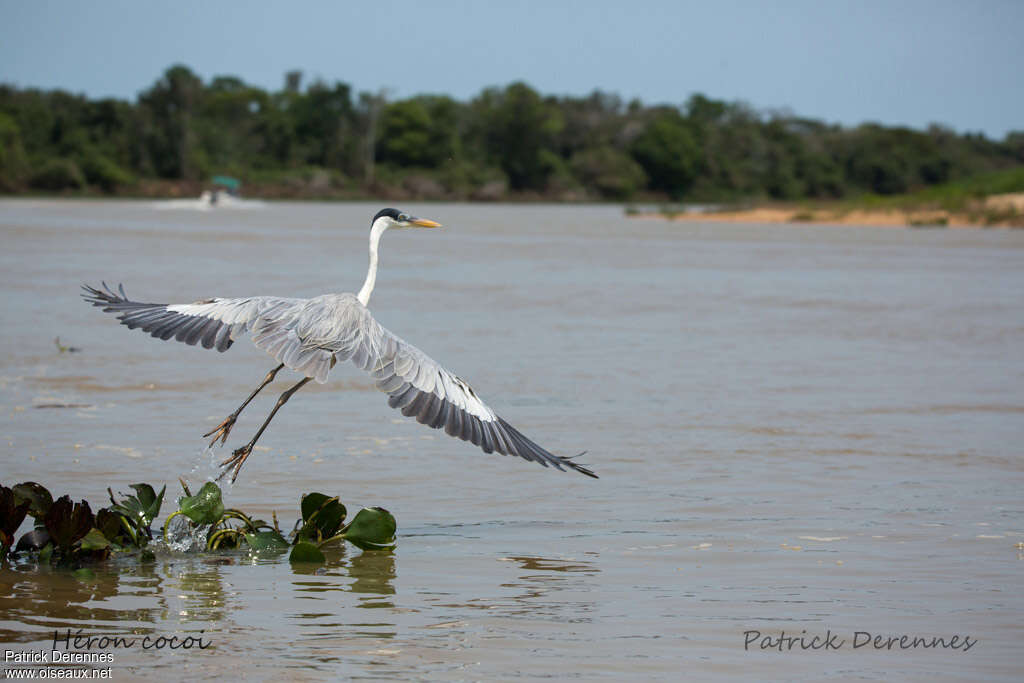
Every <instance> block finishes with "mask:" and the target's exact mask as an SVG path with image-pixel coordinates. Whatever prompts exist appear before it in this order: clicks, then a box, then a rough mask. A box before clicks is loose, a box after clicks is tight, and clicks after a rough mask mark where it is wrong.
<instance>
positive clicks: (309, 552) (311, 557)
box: [288, 541, 327, 564]
mask: <svg viewBox="0 0 1024 683" xmlns="http://www.w3.org/2000/svg"><path fill="white" fill-rule="evenodd" d="M288 561H289V562H316V563H319V564H323V563H324V562H326V561H327V558H326V557H325V556H324V554H323V553H322V552H320V548H317V547H316V546H315V545H313V544H312V543H309V542H307V541H300V542H299V543H296V544H295V547H294V548H292V552H291V554H290V555H289V556H288Z"/></svg>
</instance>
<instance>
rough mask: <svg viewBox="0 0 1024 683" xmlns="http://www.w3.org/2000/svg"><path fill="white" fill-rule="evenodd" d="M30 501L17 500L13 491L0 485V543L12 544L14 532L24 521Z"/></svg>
mask: <svg viewBox="0 0 1024 683" xmlns="http://www.w3.org/2000/svg"><path fill="white" fill-rule="evenodd" d="M30 504H31V503H30V501H27V500H22V501H18V500H17V498H16V496H15V495H14V491H12V490H11V489H9V488H7V487H6V486H0V545H3V546H4V547H5V548H9V547H11V546H12V545H13V544H14V534H16V533H17V531H18V527H20V526H21V523H22V522H24V521H25V515H27V514H28V508H29V505H30Z"/></svg>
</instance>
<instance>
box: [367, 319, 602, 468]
mask: <svg viewBox="0 0 1024 683" xmlns="http://www.w3.org/2000/svg"><path fill="white" fill-rule="evenodd" d="M360 308H362V306H360ZM363 310H364V311H366V309H365V308H364V309H363ZM365 315H366V318H368V319H369V320H368V321H367V322H365V323H364V326H365V335H366V338H365V340H364V341H363V343H362V344H360V345H359V347H358V350H357V352H356V353H355V354H353V358H352V360H353V362H355V363H356V365H358V366H360V367H361V368H362V369H363V370H366V371H367V372H369V373H370V375H371V376H372V377H373V378H374V379H375V380H376V381H377V388H378V389H380V390H381V391H384V392H386V393H387V394H388V405H390V406H391V407H392V408H397V409H399V410H401V411H402V414H403V415H405V416H406V417H415V418H416V421H417V422H419V423H420V424H425V425H427V426H428V427H433V428H434V429H440V428H441V427H444V430H445V432H447V433H448V434H449V435H450V436H456V437H458V438H460V439H462V440H463V441H471V442H472V443H474V444H475V445H477V446H480V448H482V449H483V451H484V452H485V453H494V452H497V453H501V454H502V455H516V456H519V457H520V458H523V459H525V460H530V461H533V462H537V463H540V464H541V465H543V466H544V467H547V466H548V465H553V466H554V467H556V468H557V469H560V470H561V469H563V467H568V468H569V469H573V470H576V471H577V472H580V473H581V474H585V475H587V476H589V477H593V478H595V479H597V475H596V474H594V473H593V472H592V471H591V470H589V469H587V467H585V466H584V465H582V464H580V463H576V462H573V457H579V456H570V457H566V456H559V455H555V454H553V453H551V452H550V451H548V450H546V449H544V448H542V447H541V446H539V445H537V444H536V443H534V442H533V441H531V440H530V439H528V438H526V437H525V436H523V434H522V433H521V432H519V430H517V429H516V428H515V427H513V426H512V425H510V424H509V423H508V422H506V421H505V420H503V419H502V418H501V417H499V416H498V415H496V414H495V412H494V411H493V410H491V409H490V408H489V407H488V406H487V404H486V403H484V402H483V401H482V400H481V399H480V397H479V396H477V394H476V392H475V391H473V388H472V387H471V386H469V384H467V383H466V382H464V381H463V380H462V379H460V378H459V377H457V376H456V375H454V374H453V373H451V372H449V371H448V370H446V369H444V368H443V367H441V365H439V364H438V363H437V361H435V360H434V359H432V358H431V357H430V356H428V355H427V354H425V353H423V352H422V351H420V350H419V349H418V348H416V347H415V346H413V345H412V344H409V343H408V342H405V341H403V340H402V339H401V338H399V337H398V336H397V335H395V334H393V333H392V332H390V331H388V330H386V329H385V328H384V327H382V326H381V325H380V324H378V323H377V322H376V321H375V320H373V318H372V316H371V315H370V313H369V311H366V313H365ZM364 354H365V358H364V357H363V355H364ZM580 455H582V453H581V454H580Z"/></svg>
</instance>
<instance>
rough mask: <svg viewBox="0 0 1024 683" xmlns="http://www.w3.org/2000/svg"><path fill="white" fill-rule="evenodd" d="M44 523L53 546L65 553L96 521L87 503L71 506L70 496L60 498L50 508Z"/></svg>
mask: <svg viewBox="0 0 1024 683" xmlns="http://www.w3.org/2000/svg"><path fill="white" fill-rule="evenodd" d="M45 522H46V530H47V531H49V532H50V538H52V539H53V542H54V544H56V546H57V547H58V548H60V550H61V552H63V553H67V552H68V550H69V549H70V548H71V546H72V545H73V544H74V543H75V542H77V541H79V540H80V539H82V538H83V537H84V536H85V535H86V534H87V533H89V529H91V528H92V527H93V526H94V525H95V522H96V520H95V518H94V517H93V514H92V510H90V509H89V503H87V502H85V501H84V500H83V501H82V502H80V503H75V504H74V505H72V504H71V498H70V496H61V497H60V498H58V499H57V500H56V501H55V502H54V503H53V505H51V506H50V511H49V512H47V513H46V519H45Z"/></svg>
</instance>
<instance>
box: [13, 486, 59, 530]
mask: <svg viewBox="0 0 1024 683" xmlns="http://www.w3.org/2000/svg"><path fill="white" fill-rule="evenodd" d="M11 491H13V492H14V497H15V499H17V500H18V502H21V501H23V500H27V501H29V509H28V514H30V515H32V516H33V517H34V518H35V519H37V520H39V521H42V520H43V518H44V517H46V513H47V512H49V511H50V506H51V505H53V496H51V495H50V492H49V491H48V490H47V489H46V487H45V486H43V485H42V484H37V483H35V482H34V481H26V482H24V483H21V484H16V485H15V486H13V487H12V488H11Z"/></svg>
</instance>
